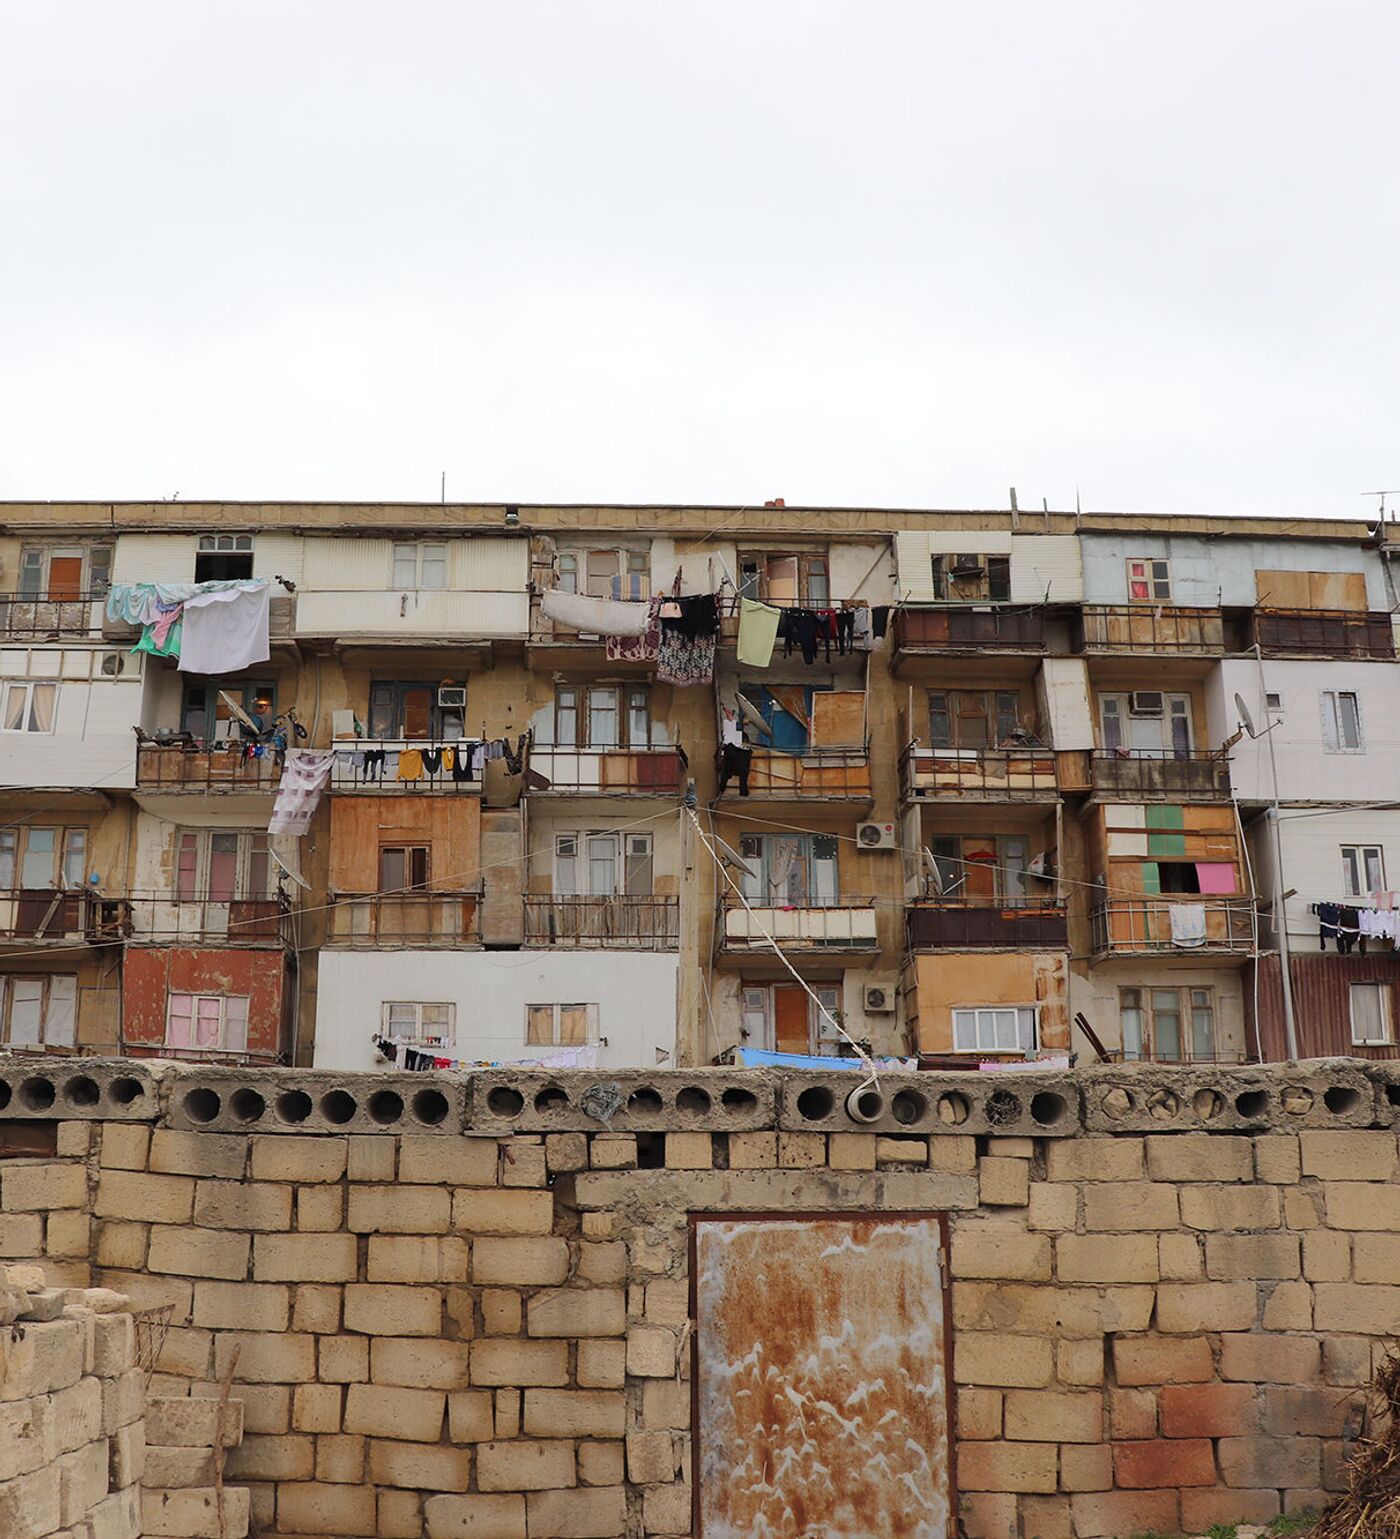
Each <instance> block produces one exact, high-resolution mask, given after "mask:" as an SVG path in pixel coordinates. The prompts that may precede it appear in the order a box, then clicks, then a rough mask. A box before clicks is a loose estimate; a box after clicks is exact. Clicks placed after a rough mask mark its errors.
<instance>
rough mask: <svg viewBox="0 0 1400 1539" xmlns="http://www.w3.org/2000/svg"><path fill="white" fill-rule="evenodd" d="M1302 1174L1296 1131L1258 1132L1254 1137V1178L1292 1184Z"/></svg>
mask: <svg viewBox="0 0 1400 1539" xmlns="http://www.w3.org/2000/svg"><path fill="white" fill-rule="evenodd" d="M1301 1174H1302V1163H1301V1160H1300V1157H1299V1151H1298V1135H1297V1134H1296V1133H1259V1134H1256V1135H1255V1138H1254V1179H1255V1180H1256V1181H1262V1182H1272V1183H1273V1184H1274V1185H1275V1186H1292V1185H1293V1184H1294V1183H1295V1182H1296V1181H1297V1180H1298V1178H1299V1177H1300V1176H1301Z"/></svg>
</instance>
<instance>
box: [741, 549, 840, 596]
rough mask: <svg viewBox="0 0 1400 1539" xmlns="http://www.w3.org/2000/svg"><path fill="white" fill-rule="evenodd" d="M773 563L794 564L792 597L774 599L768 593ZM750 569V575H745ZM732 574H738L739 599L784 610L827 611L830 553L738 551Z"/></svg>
mask: <svg viewBox="0 0 1400 1539" xmlns="http://www.w3.org/2000/svg"><path fill="white" fill-rule="evenodd" d="M776 561H793V562H795V563H796V568H795V574H794V587H795V595H794V597H792V598H790V599H787V598H774V597H773V596H772V593H771V589H772V585H773V581H774V573H773V570H772V566H773V563H774V562H776ZM746 568H752V572H751V573H750V572H746ZM734 570H735V571H736V572H737V574H738V584H737V587H738V594H739V597H740V598H748V599H757V600H758V601H759V602H760V603H763V604H772V605H775V606H776V607H778V608H786V609H804V608H805V609H830V608H831V606H832V599H831V551H830V548H828V549H826V550H782V549H779V550H741V551H738V552H737V553H736V557H735V564H734Z"/></svg>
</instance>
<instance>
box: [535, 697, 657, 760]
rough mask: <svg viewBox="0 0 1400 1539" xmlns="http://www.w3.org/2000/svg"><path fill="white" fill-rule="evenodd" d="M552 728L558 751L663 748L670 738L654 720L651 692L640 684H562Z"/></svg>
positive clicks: (556, 702)
mask: <svg viewBox="0 0 1400 1539" xmlns="http://www.w3.org/2000/svg"><path fill="white" fill-rule="evenodd" d="M552 729H553V742H552V744H551V745H550V746H552V747H555V748H636V749H641V748H660V747H665V746H666V742H667V737H668V734H667V731H666V726H665V723H664V722H653V721H652V719H651V693H650V691H649V690H648V689H647V687H646V686H645V685H637V684H595V685H592V686H590V687H586V686H584V685H580V684H560V685H559V686H557V688H556V689H555V691H554V721H553V723H552Z"/></svg>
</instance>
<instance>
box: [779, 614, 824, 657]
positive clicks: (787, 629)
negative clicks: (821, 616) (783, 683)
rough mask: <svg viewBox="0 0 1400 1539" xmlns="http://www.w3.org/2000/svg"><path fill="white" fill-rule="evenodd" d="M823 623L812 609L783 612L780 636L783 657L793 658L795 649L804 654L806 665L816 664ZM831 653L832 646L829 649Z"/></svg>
mask: <svg viewBox="0 0 1400 1539" xmlns="http://www.w3.org/2000/svg"><path fill="white" fill-rule="evenodd" d="M821 630H822V626H821V622H820V621H819V620H818V618H817V616H816V614H815V612H814V611H812V610H810V609H787V610H784V611H783V617H782V623H781V625H780V626H779V634H780V635H781V636H782V637H783V643H784V644H783V656H784V657H791V656H792V653H793V648H794V647H796V649H797V650H798V651H799V652H801V653H802V661H803V662H804V663H814V662H816V660H817V643H818V640H819V639H820V636H821ZM827 650H828V653H829V652H830V644H829V643H828V647H827Z"/></svg>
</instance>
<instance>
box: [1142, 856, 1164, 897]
mask: <svg viewBox="0 0 1400 1539" xmlns="http://www.w3.org/2000/svg"><path fill="white" fill-rule="evenodd" d="M1142 890H1143V891H1144V892H1152V893H1160V892H1161V890H1162V874H1161V872H1160V871H1158V869H1157V862H1156V861H1155V860H1145V861H1143V863H1142Z"/></svg>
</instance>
